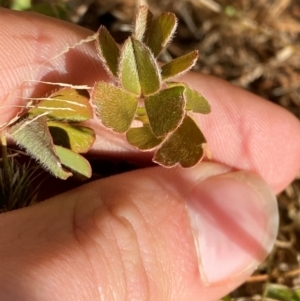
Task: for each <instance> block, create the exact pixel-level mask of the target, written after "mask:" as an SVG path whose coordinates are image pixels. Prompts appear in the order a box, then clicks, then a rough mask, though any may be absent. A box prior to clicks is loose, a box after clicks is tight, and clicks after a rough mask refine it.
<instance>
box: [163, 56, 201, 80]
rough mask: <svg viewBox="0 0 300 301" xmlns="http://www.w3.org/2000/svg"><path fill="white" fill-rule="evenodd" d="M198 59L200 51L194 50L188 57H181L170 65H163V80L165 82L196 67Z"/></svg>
mask: <svg viewBox="0 0 300 301" xmlns="http://www.w3.org/2000/svg"><path fill="white" fill-rule="evenodd" d="M197 59H198V51H197V50H194V51H192V52H190V53H188V54H186V55H183V56H180V57H179V58H177V59H175V60H173V61H171V62H170V63H167V64H165V65H163V66H162V68H161V76H162V79H163V80H164V81H165V80H168V79H170V78H172V77H174V76H178V75H181V74H183V73H184V72H186V71H188V70H189V69H190V68H192V67H193V66H194V64H195V63H196V61H197Z"/></svg>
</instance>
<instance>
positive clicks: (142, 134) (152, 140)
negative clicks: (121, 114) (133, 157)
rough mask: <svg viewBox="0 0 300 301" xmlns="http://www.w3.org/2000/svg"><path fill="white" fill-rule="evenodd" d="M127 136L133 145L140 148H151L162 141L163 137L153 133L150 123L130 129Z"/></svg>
mask: <svg viewBox="0 0 300 301" xmlns="http://www.w3.org/2000/svg"><path fill="white" fill-rule="evenodd" d="M126 138H127V140H128V142H129V143H130V144H131V145H133V146H135V147H137V148H138V149H140V150H150V149H152V148H154V147H156V146H157V145H159V144H160V143H161V142H162V139H159V138H157V137H155V136H154V135H153V133H152V131H151V129H150V127H149V125H144V126H143V127H139V128H131V129H129V130H128V132H127V133H126Z"/></svg>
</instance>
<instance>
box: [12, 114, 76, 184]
mask: <svg viewBox="0 0 300 301" xmlns="http://www.w3.org/2000/svg"><path fill="white" fill-rule="evenodd" d="M10 134H11V136H12V137H13V139H14V140H15V141H16V143H17V144H18V145H19V146H21V147H22V148H24V149H25V150H26V152H27V153H28V154H30V155H31V156H32V157H33V158H34V159H36V160H37V161H38V162H39V163H40V164H41V165H42V166H43V167H44V168H45V169H46V170H48V171H49V172H51V173H52V174H53V175H55V176H56V177H58V178H60V179H63V180H65V179H67V178H68V177H70V176H71V175H72V173H70V172H68V171H66V170H65V169H64V168H63V167H62V166H61V162H60V160H59V157H58V156H57V154H56V152H55V149H54V146H53V141H52V137H51V135H50V132H49V129H48V126H47V120H46V118H45V117H39V116H38V117H35V118H33V119H23V120H21V121H20V122H19V123H17V124H15V125H13V126H12V127H11V129H10Z"/></svg>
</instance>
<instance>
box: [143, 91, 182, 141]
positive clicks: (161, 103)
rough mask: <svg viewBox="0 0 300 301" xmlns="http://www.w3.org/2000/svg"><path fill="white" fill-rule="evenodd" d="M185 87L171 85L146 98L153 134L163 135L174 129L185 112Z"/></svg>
mask: <svg viewBox="0 0 300 301" xmlns="http://www.w3.org/2000/svg"><path fill="white" fill-rule="evenodd" d="M183 92H184V87H180V86H178V87H171V88H168V89H165V90H162V91H160V92H158V93H156V94H154V95H151V96H149V97H147V98H146V99H145V108H146V111H147V115H148V118H149V123H150V126H151V129H152V131H153V134H154V135H155V136H156V137H162V136H165V135H167V134H168V133H169V132H171V131H174V130H175V129H176V128H177V127H178V126H179V124H180V123H181V121H182V119H183V117H184V113H185V110H184V108H185V100H184V97H183Z"/></svg>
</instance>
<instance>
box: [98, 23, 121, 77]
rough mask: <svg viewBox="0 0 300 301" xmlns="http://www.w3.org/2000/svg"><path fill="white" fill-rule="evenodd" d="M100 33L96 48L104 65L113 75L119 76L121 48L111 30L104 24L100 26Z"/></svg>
mask: <svg viewBox="0 0 300 301" xmlns="http://www.w3.org/2000/svg"><path fill="white" fill-rule="evenodd" d="M98 33H99V38H98V40H96V48H97V51H98V54H99V56H100V58H101V60H102V61H103V63H104V64H103V65H104V66H105V67H106V70H107V71H108V72H109V73H111V74H112V75H113V76H118V62H119V57H120V49H119V47H118V45H117V43H116V42H115V40H114V39H113V37H112V36H111V34H110V33H109V31H108V30H107V29H106V28H105V27H104V26H100V28H99V31H98Z"/></svg>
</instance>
